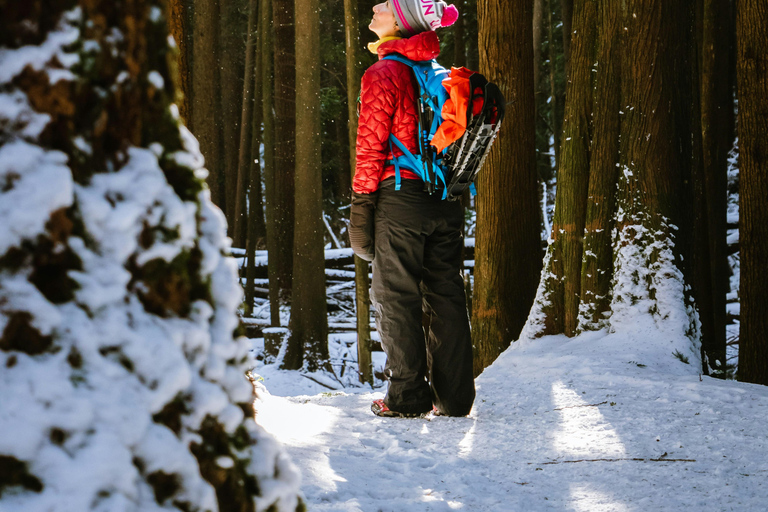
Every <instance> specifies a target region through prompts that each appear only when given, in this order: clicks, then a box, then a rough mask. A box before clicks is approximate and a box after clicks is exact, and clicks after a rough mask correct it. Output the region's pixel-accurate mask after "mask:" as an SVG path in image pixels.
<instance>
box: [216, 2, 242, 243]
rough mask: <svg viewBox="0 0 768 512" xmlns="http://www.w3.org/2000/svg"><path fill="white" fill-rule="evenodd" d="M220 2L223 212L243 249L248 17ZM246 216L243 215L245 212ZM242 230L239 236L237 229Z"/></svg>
mask: <svg viewBox="0 0 768 512" xmlns="http://www.w3.org/2000/svg"><path fill="white" fill-rule="evenodd" d="M218 2H219V19H218V22H219V46H220V52H219V61H218V63H217V64H218V65H219V72H220V73H221V86H220V89H219V90H218V91H217V93H218V95H219V97H220V98H221V123H220V124H219V130H221V141H222V142H221V144H222V145H221V159H222V162H221V165H222V169H223V173H224V197H223V198H222V201H223V204H222V206H221V209H222V210H224V213H225V214H226V216H227V232H228V233H229V236H230V237H231V238H232V239H233V241H235V242H236V246H237V247H243V246H244V245H245V240H244V239H243V236H244V234H245V233H244V230H243V226H244V225H243V224H242V223H238V222H237V221H236V220H235V217H236V216H237V212H236V206H237V168H238V153H239V151H238V148H239V146H240V118H241V112H242V105H243V74H244V72H243V65H244V61H245V34H246V31H247V17H246V16H243V14H242V13H241V12H240V11H241V7H242V4H243V3H244V2H243V0H218ZM241 213H242V212H241ZM236 227H238V228H240V232H236V231H235V228H236Z"/></svg>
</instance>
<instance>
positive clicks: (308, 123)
mask: <svg viewBox="0 0 768 512" xmlns="http://www.w3.org/2000/svg"><path fill="white" fill-rule="evenodd" d="M319 88H320V1H319V0H296V141H297V144H296V188H295V190H296V220H297V222H296V225H295V227H294V236H295V238H294V242H293V245H294V259H293V261H294V268H293V292H294V293H293V301H292V305H291V323H290V327H291V337H290V340H289V346H288V350H287V351H286V356H285V360H284V365H285V367H286V368H291V369H298V368H301V366H302V364H301V363H302V362H303V364H304V366H305V367H306V368H307V369H308V370H310V371H312V370H316V369H318V368H326V369H329V368H330V366H329V357H328V322H327V319H326V300H325V255H324V252H323V234H324V232H325V230H324V228H323V220H322V215H323V186H322V173H321V161H320V97H319V96H318V94H317V91H318V90H319ZM296 354H299V357H297V356H296ZM302 360H303V361H302Z"/></svg>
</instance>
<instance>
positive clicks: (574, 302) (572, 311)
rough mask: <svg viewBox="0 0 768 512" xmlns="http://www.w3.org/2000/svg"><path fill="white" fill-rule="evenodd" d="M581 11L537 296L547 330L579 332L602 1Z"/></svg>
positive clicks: (590, 1) (585, 3)
mask: <svg viewBox="0 0 768 512" xmlns="http://www.w3.org/2000/svg"><path fill="white" fill-rule="evenodd" d="M575 11H576V12H575V20H574V25H575V27H574V32H575V34H574V37H573V47H572V55H571V75H570V76H569V79H568V84H567V86H566V103H565V117H564V120H563V138H562V142H561V144H562V145H561V148H560V155H561V157H560V162H561V164H560V167H559V169H558V172H557V185H558V186H557V195H556V198H555V217H554V220H553V224H552V235H551V237H550V238H551V242H550V244H549V246H548V248H547V252H548V254H547V257H546V261H547V265H548V270H547V271H545V272H544V275H545V276H546V277H545V280H544V282H543V283H542V286H543V288H544V294H542V295H541V296H540V297H539V298H538V299H537V301H539V302H540V303H541V304H542V309H543V311H544V313H545V315H546V318H547V321H546V322H545V325H544V330H543V331H542V332H541V333H540V334H542V335H544V334H559V333H565V334H566V335H568V336H573V335H574V334H576V329H577V327H578V316H579V297H580V293H581V292H580V288H581V265H582V259H581V258H582V253H583V245H582V240H583V236H584V227H585V222H586V210H587V191H588V188H589V165H590V146H591V139H592V127H591V124H592V107H593V101H594V100H593V90H594V79H595V74H596V73H595V71H596V70H595V69H594V62H595V48H596V45H597V26H596V25H597V4H596V2H595V1H594V0H577V2H576V5H575Z"/></svg>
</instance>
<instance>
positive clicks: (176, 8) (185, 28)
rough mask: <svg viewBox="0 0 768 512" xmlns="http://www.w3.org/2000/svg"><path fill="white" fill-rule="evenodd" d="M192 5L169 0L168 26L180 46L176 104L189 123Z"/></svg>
mask: <svg viewBox="0 0 768 512" xmlns="http://www.w3.org/2000/svg"><path fill="white" fill-rule="evenodd" d="M191 7H192V6H191V5H190V4H189V3H188V2H185V1H184V0H170V1H169V2H168V6H167V11H168V27H169V30H170V32H171V35H172V36H173V40H174V41H175V42H176V47H177V48H178V57H177V58H176V60H175V64H176V68H175V70H172V74H173V76H175V77H176V78H175V79H176V80H177V82H176V83H177V84H178V86H177V87H176V98H175V100H174V101H175V102H176V105H178V107H179V115H180V116H181V119H182V121H183V122H185V123H187V124H188V121H189V119H190V113H191V110H190V102H189V98H190V96H191V94H192V90H191V85H192V84H191V83H190V78H191V74H190V68H191V66H190V57H191V52H190V51H189V47H190V43H191V41H192V8H191Z"/></svg>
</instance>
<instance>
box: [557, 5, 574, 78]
mask: <svg viewBox="0 0 768 512" xmlns="http://www.w3.org/2000/svg"><path fill="white" fill-rule="evenodd" d="M573 2H574V0H560V15H561V16H562V18H563V56H564V57H565V58H564V59H563V60H564V61H565V76H568V75H569V74H570V72H571V68H570V62H571V41H572V39H573Z"/></svg>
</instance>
